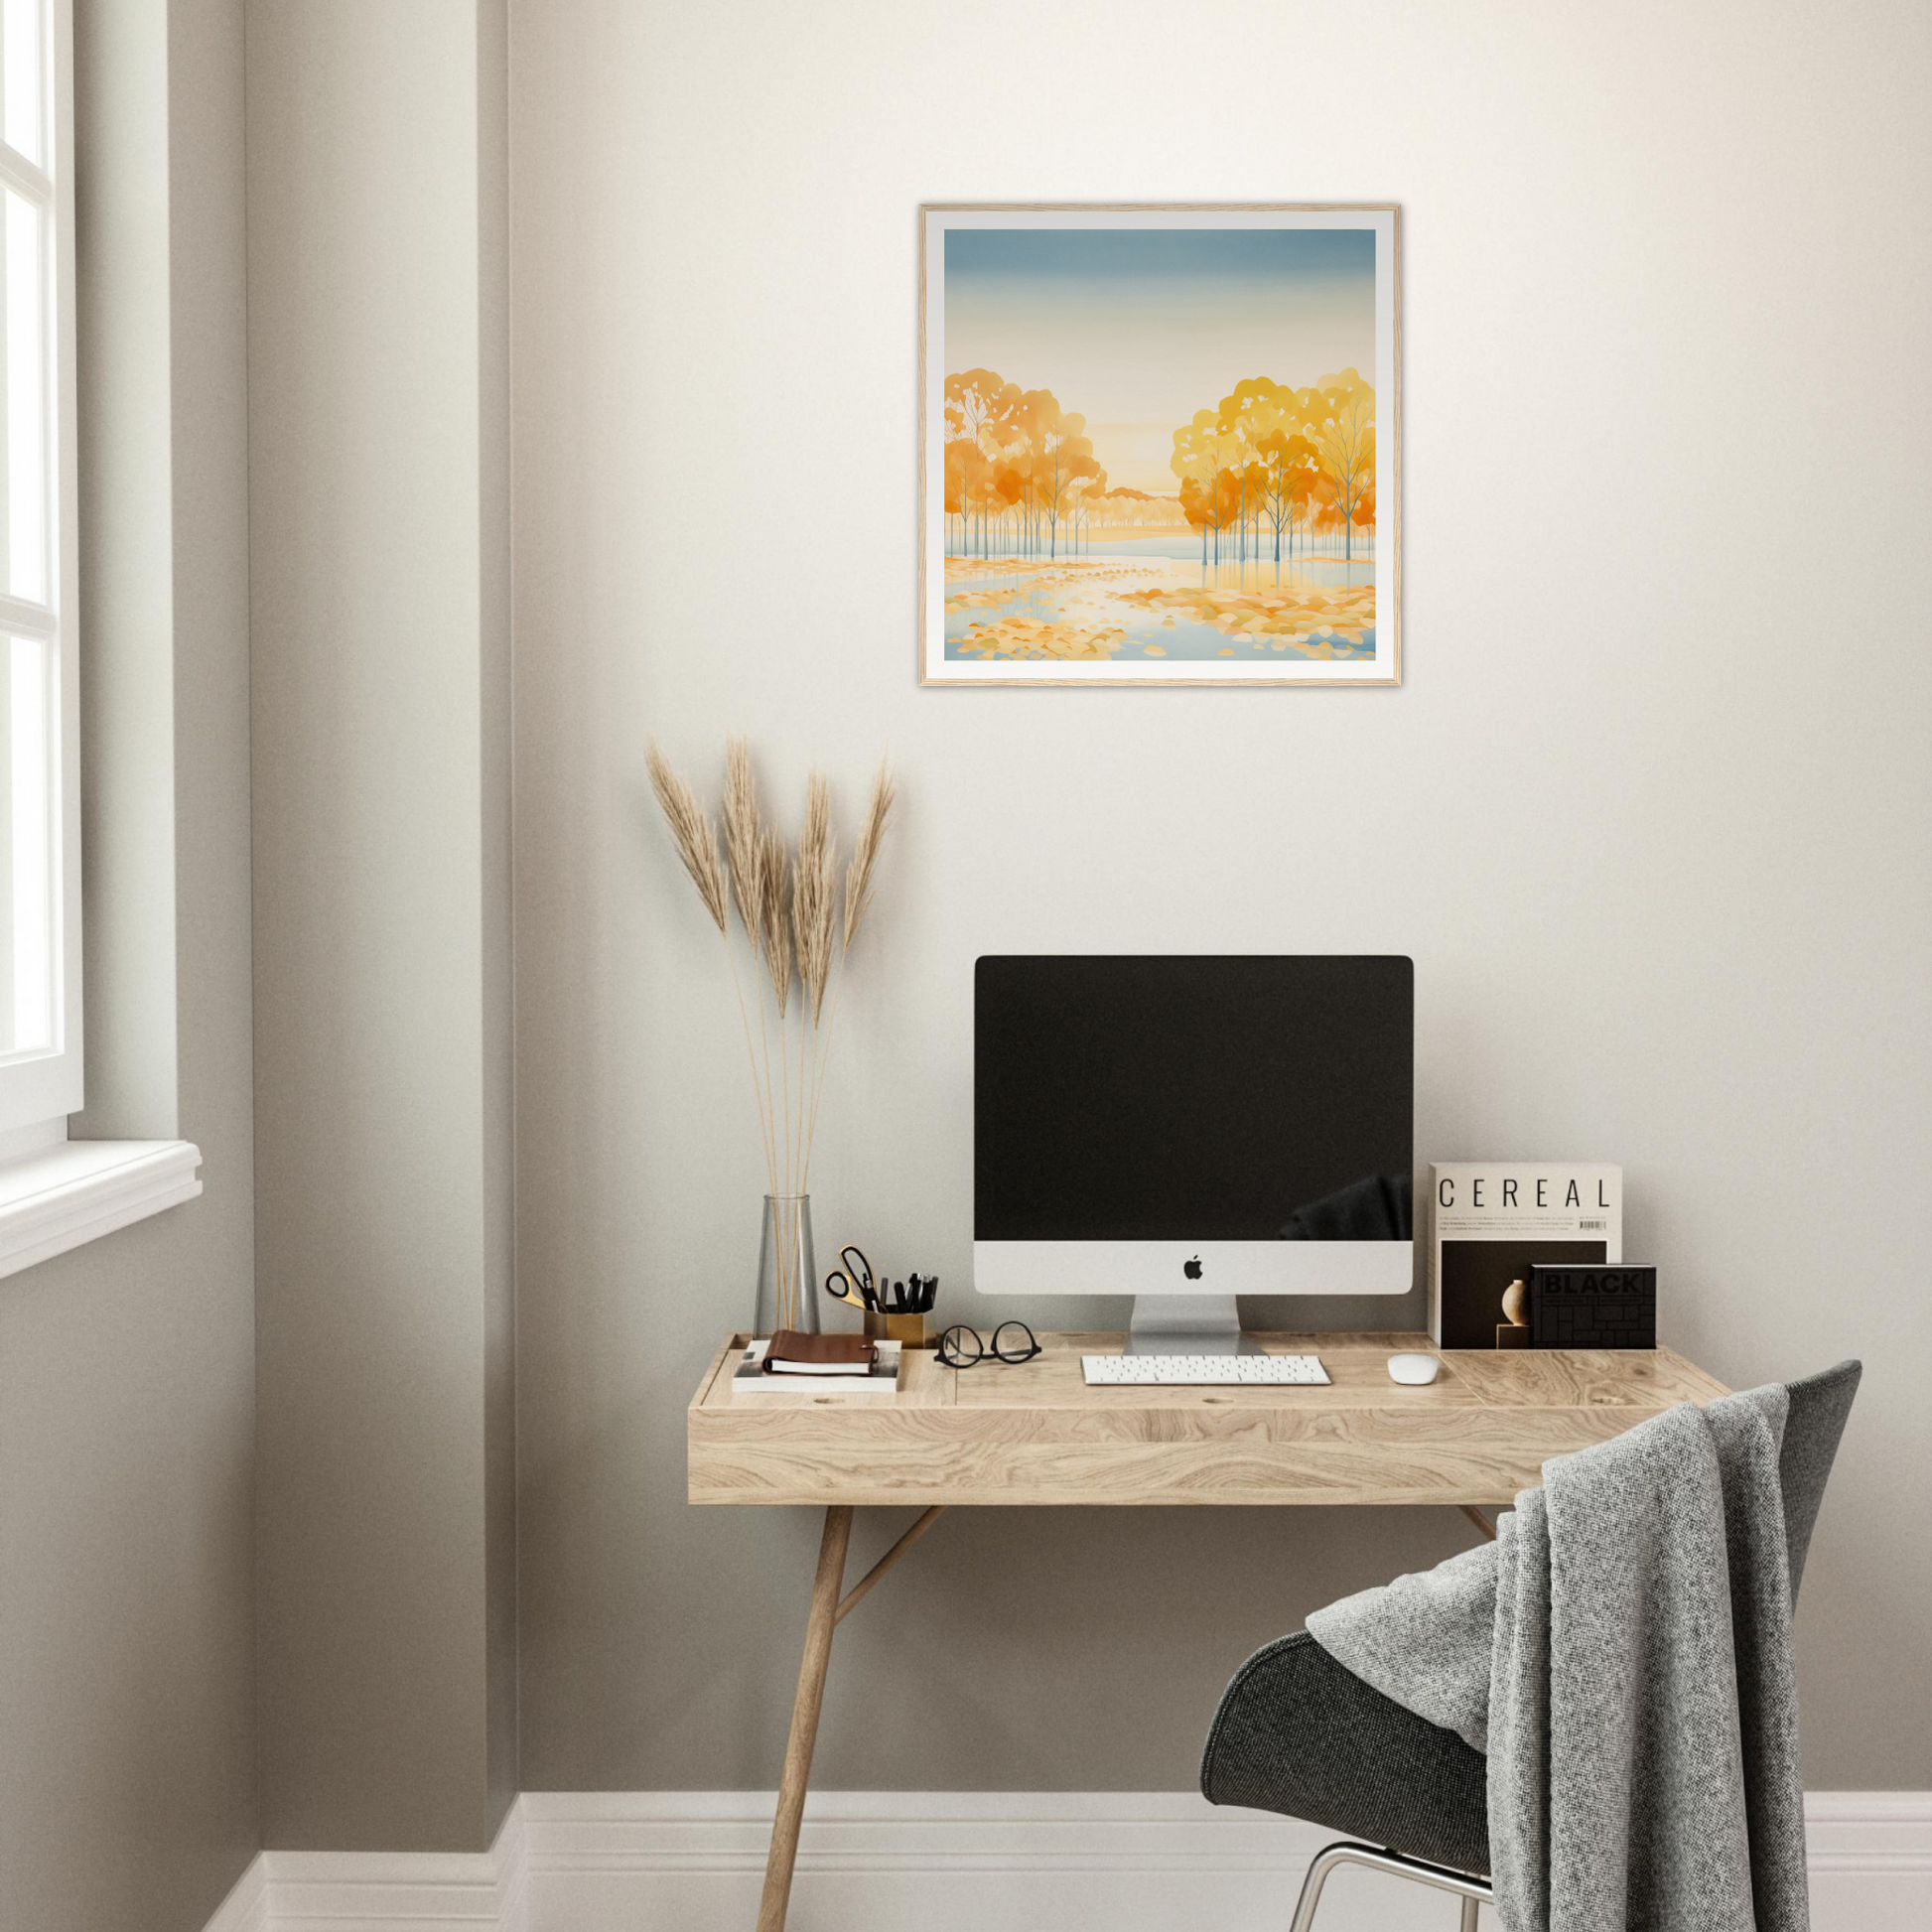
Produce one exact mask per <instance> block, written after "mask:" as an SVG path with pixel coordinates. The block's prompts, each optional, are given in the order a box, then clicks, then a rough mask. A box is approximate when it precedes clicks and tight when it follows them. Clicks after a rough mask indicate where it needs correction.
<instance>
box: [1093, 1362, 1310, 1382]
mask: <svg viewBox="0 0 1932 1932" xmlns="http://www.w3.org/2000/svg"><path fill="white" fill-rule="evenodd" d="M1080 1367H1081V1369H1082V1370H1083V1371H1084V1373H1085V1375H1086V1379H1087V1381H1088V1382H1089V1383H1097V1384H1100V1385H1102V1386H1105V1387H1112V1388H1119V1387H1140V1388H1147V1387H1159V1388H1188V1387H1192V1388H1213V1389H1233V1388H1249V1387H1277V1386H1279V1385H1280V1384H1282V1383H1284V1382H1325V1381H1327V1379H1328V1371H1327V1370H1326V1369H1325V1368H1323V1367H1322V1366H1321V1362H1320V1359H1319V1358H1318V1357H1317V1356H1314V1355H1082V1356H1081V1357H1080Z"/></svg>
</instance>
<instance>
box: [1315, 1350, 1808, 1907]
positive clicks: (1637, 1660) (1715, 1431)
mask: <svg viewBox="0 0 1932 1932" xmlns="http://www.w3.org/2000/svg"><path fill="white" fill-rule="evenodd" d="M1786 1407H1787V1404H1786V1398H1785V1393H1784V1390H1783V1389H1782V1388H1778V1387H1772V1388H1765V1389H1753V1390H1750V1391H1749V1392H1747V1393H1746V1394H1743V1395H1735V1396H1726V1397H1725V1398H1724V1399H1722V1400H1721V1401H1718V1402H1714V1403H1712V1404H1711V1405H1710V1406H1709V1407H1708V1408H1705V1409H1702V1410H1700V1409H1698V1408H1696V1407H1694V1406H1693V1405H1691V1404H1689V1403H1685V1404H1683V1405H1681V1406H1680V1407H1678V1408H1676V1409H1672V1410H1670V1411H1668V1412H1667V1413H1666V1414H1664V1415H1662V1416H1658V1417H1657V1418H1655V1419H1654V1420H1653V1421H1651V1422H1647V1423H1644V1424H1641V1425H1640V1426H1639V1427H1637V1428H1636V1429H1633V1430H1630V1431H1629V1432H1628V1433H1627V1434H1625V1435H1622V1436H1619V1437H1616V1438H1615V1439H1614V1440H1612V1441H1610V1442H1608V1443H1603V1444H1599V1445H1598V1446H1597V1447H1596V1448H1594V1449H1584V1450H1581V1451H1580V1452H1578V1453H1577V1454H1575V1455H1562V1456H1557V1457H1555V1458H1554V1459H1552V1460H1551V1461H1549V1462H1546V1463H1545V1464H1544V1465H1543V1487H1542V1488H1541V1489H1531V1490H1525V1491H1524V1492H1523V1494H1522V1495H1520V1496H1518V1497H1517V1499H1516V1508H1515V1511H1514V1512H1513V1513H1512V1514H1507V1515H1505V1516H1504V1517H1503V1518H1502V1519H1501V1522H1500V1523H1499V1525H1498V1535H1497V1540H1496V1541H1495V1543H1494V1544H1491V1545H1488V1546H1485V1547H1484V1548H1482V1549H1479V1550H1471V1551H1468V1552H1466V1553H1465V1554H1464V1555H1462V1556H1459V1557H1452V1558H1450V1559H1449V1562H1448V1563H1445V1564H1442V1565H1440V1566H1439V1567H1438V1568H1437V1569H1435V1570H1433V1571H1430V1572H1429V1573H1428V1574H1426V1575H1424V1576H1418V1577H1402V1578H1398V1579H1397V1580H1396V1582H1395V1583H1393V1584H1390V1585H1387V1586H1386V1587H1382V1588H1379V1589H1371V1590H1364V1591H1363V1592H1361V1594H1359V1595H1356V1596H1349V1597H1344V1598H1343V1599H1342V1600H1341V1601H1340V1602H1338V1603H1331V1604H1329V1606H1328V1607H1327V1608H1326V1609H1324V1610H1317V1611H1316V1612H1315V1613H1314V1615H1312V1616H1311V1617H1310V1618H1309V1632H1310V1634H1311V1636H1312V1637H1313V1638H1314V1639H1315V1641H1316V1642H1317V1643H1319V1644H1320V1645H1321V1646H1322V1648H1323V1649H1324V1650H1326V1651H1328V1652H1329V1654H1330V1655H1332V1656H1333V1657H1334V1658H1335V1659H1336V1661H1337V1662H1339V1663H1341V1664H1343V1665H1345V1666H1346V1667H1347V1668H1348V1669H1350V1670H1352V1671H1353V1672H1354V1673H1355V1674H1356V1675H1357V1676H1358V1677H1361V1678H1363V1679H1365V1680H1366V1681H1367V1682H1368V1683H1370V1684H1372V1685H1374V1686H1375V1688H1376V1689H1377V1690H1379V1691H1381V1692H1382V1693H1383V1694H1384V1695H1385V1696H1387V1697H1390V1698H1393V1699H1394V1700H1395V1701H1396V1702H1397V1703H1398V1704H1400V1705H1403V1706H1404V1707H1406V1708H1407V1709H1408V1710H1411V1711H1413V1712H1415V1713H1417V1714H1418V1715H1419V1716H1420V1717H1423V1718H1426V1719H1428V1720H1429V1721H1430V1723H1432V1724H1436V1725H1443V1726H1444V1727H1446V1728H1448V1729H1450V1730H1454V1731H1456V1732H1458V1733H1459V1734H1460V1735H1461V1736H1463V1737H1464V1738H1465V1739H1467V1741H1468V1742H1469V1743H1471V1744H1473V1745H1474V1746H1475V1747H1476V1748H1477V1749H1478V1750H1486V1751H1487V1753H1488V1757H1489V1792H1488V1797H1489V1845H1490V1858H1491V1862H1492V1863H1493V1865H1494V1871H1493V1874H1492V1875H1493V1880H1494V1883H1495V1888H1496V1906H1497V1910H1498V1912H1499V1914H1500V1916H1501V1919H1502V1923H1503V1926H1504V1928H1505V1932H1808V1928H1809V1925H1810V1909H1809V1902H1808V1899H1807V1894H1806V1889H1805V1834H1804V1788H1803V1784H1802V1782H1801V1779H1800V1775H1799V1767H1798V1699H1797V1688H1796V1683H1795V1680H1794V1672H1793V1662H1792V1649H1791V1586H1790V1567H1789V1563H1788V1560H1787V1555H1786V1551H1785V1537H1784V1510H1783V1496H1782V1491H1781V1488H1780V1485H1779V1481H1778V1448H1779V1444H1780V1441H1781V1439H1782V1437H1783V1433H1784V1419H1785V1412H1786Z"/></svg>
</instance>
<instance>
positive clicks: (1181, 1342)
mask: <svg viewBox="0 0 1932 1932" xmlns="http://www.w3.org/2000/svg"><path fill="white" fill-rule="evenodd" d="M1122 1352H1123V1353H1125V1354H1128V1355H1258V1354H1260V1353H1261V1350H1260V1348H1259V1346H1257V1344H1256V1343H1254V1342H1253V1341H1251V1340H1249V1338H1248V1337H1247V1336H1246V1335H1244V1334H1243V1333H1242V1332H1241V1316H1240V1313H1239V1311H1238V1310H1237V1309H1236V1306H1235V1300H1234V1297H1233V1296H1232V1295H1137V1296H1135V1297H1134V1313H1133V1317H1132V1319H1131V1321H1130V1322H1129V1324H1128V1329H1127V1346H1126V1348H1125V1349H1124V1350H1123V1351H1122Z"/></svg>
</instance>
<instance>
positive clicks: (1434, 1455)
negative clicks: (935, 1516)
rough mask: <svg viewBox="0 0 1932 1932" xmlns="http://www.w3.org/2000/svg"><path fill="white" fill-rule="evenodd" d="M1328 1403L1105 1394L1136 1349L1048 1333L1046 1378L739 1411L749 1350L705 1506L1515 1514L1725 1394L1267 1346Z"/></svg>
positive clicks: (1285, 1342)
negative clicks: (1396, 1370)
mask: <svg viewBox="0 0 1932 1932" xmlns="http://www.w3.org/2000/svg"><path fill="white" fill-rule="evenodd" d="M1254 1339H1255V1340H1256V1341H1257V1342H1258V1343H1259V1344H1260V1345H1261V1346H1262V1347H1263V1348H1264V1349H1266V1350H1267V1351H1268V1352H1270V1353H1279V1354H1296V1353H1303V1354H1312V1355H1318V1356H1319V1357H1320V1358H1321V1362H1322V1365H1323V1367H1325V1368H1326V1369H1327V1371H1328V1374H1329V1377H1330V1382H1329V1384H1328V1385H1327V1386H1321V1385H1318V1384H1317V1385H1313V1386H1310V1385H1293V1384H1291V1385H1283V1386H1272V1387H1246V1388H1198V1387H1190V1388H1171V1387H1170V1388H1151V1387H1147V1386H1144V1385H1142V1386H1124V1387H1123V1386H1110V1387H1097V1388H1093V1387H1089V1386H1088V1385H1087V1384H1086V1383H1085V1381H1084V1380H1083V1379H1082V1377H1081V1371H1080V1356H1081V1355H1082V1354H1083V1353H1088V1352H1101V1353H1104V1352H1111V1351H1118V1349H1119V1348H1120V1346H1121V1336H1120V1335H1119V1334H1118V1333H1065V1334H1055V1333H1043V1334H1041V1335H1040V1336H1039V1340H1040V1343H1041V1346H1042V1350H1043V1352H1042V1353H1041V1354H1040V1355H1039V1356H1038V1357H1037V1358H1036V1359H1035V1360H1033V1361H1031V1362H1022V1363H1014V1364H1000V1363H991V1362H989V1363H982V1364H981V1365H979V1366H978V1367H975V1368H970V1369H950V1368H946V1367H944V1366H943V1365H942V1364H941V1363H940V1362H939V1360H938V1358H937V1357H936V1356H935V1355H934V1354H933V1353H932V1352H931V1351H930V1350H910V1349H908V1350H907V1351H906V1364H905V1367H904V1370H903V1371H902V1373H901V1375H900V1379H899V1390H898V1393H897V1395H896V1396H875V1395H854V1396H828V1395H823V1394H813V1393H812V1392H810V1391H809V1390H805V1391H801V1392H800V1393H799V1394H798V1395H796V1396H790V1395H786V1396H758V1397H743V1398H735V1397H734V1396H733V1395H732V1393H731V1388H730V1377H731V1369H732V1367H733V1366H735V1364H736V1363H737V1360H738V1357H739V1353H740V1351H741V1350H742V1349H743V1347H744V1345H745V1340H746V1337H745V1336H743V1335H734V1336H732V1337H730V1338H729V1339H728V1340H727V1341H726V1342H725V1343H724V1345H723V1346H722V1347H721V1348H720V1349H719V1350H718V1352H717V1354H716V1355H714V1356H713V1358H712V1360H711V1363H710V1365H709V1366H708V1367H707V1369H706V1370H705V1374H704V1377H703V1379H702V1381H701V1382H700V1383H699V1385H698V1391H697V1394H696V1395H695V1396H694V1398H693V1399H692V1402H691V1407H690V1411H689V1416H688V1431H687V1444H688V1454H689V1494H690V1500H691V1501H692V1502H694V1503H834V1502H844V1503H861V1504H901V1503H903V1504H920V1505H924V1504H929V1503H941V1502H943V1503H964V1504H982V1505H1000V1504H1005V1505H1034V1506H1038V1505H1045V1504H1067V1503H1088V1504H1115V1505H1137V1504H1150V1503H1190V1504H1216V1503H1219V1504H1256V1503H1336V1502H1350V1503H1431V1502H1439V1503H1488V1504H1494V1503H1506V1502H1510V1501H1512V1500H1514V1498H1515V1496H1516V1494H1517V1493H1518V1492H1519V1491H1520V1490H1523V1489H1527V1488H1532V1487H1534V1486H1535V1485H1536V1484H1537V1483H1538V1482H1539V1481H1540V1480H1541V1479H1542V1474H1541V1472H1542V1464H1543V1462H1544V1460H1545V1459H1546V1458H1548V1457H1549V1456H1552V1455H1560V1454H1563V1453H1566V1452H1567V1451H1569V1450H1572V1449H1585V1448H1587V1447H1588V1446H1589V1445H1590V1444H1592V1443H1598V1442H1602V1441H1605V1440H1606V1439H1607V1438H1609V1437H1611V1436H1616V1435H1620V1434H1621V1433H1622V1432H1623V1431H1624V1430H1626V1429H1629V1428H1631V1427H1633V1426H1634V1425H1635V1424H1637V1423H1639V1422H1643V1421H1646V1420H1648V1419H1649V1418H1650V1417H1652V1416H1655V1415H1658V1414H1660V1413H1662V1411H1664V1410H1665V1409H1668V1408H1670V1407H1671V1406H1672V1405H1673V1404H1675V1403H1679V1402H1708V1401H1710V1400H1711V1398H1712V1397H1714V1396H1719V1395H1723V1394H1724V1393H1725V1388H1724V1385H1723V1384H1722V1383H1721V1382H1718V1381H1717V1380H1716V1379H1715V1378H1713V1377H1712V1376H1710V1375H1707V1374H1706V1373H1705V1372H1704V1371H1703V1370H1702V1369H1700V1368H1698V1367H1696V1366H1695V1365H1694V1364H1693V1363H1691V1362H1688V1361H1686V1360H1685V1359H1684V1358H1683V1356H1681V1355H1678V1354H1676V1353H1675V1352H1674V1351H1672V1350H1670V1349H1668V1348H1660V1349H1655V1350H1649V1349H1643V1350H1636V1349H1632V1350H1625V1351H1617V1350H1596V1349H1591V1350H1583V1349H1578V1350H1571V1349H1512V1350H1498V1351H1490V1350H1455V1351H1444V1352H1443V1354H1442V1361H1443V1368H1442V1372H1441V1373H1440V1375H1439V1376H1438V1377H1437V1379H1436V1380H1435V1381H1434V1382H1432V1383H1430V1384H1428V1385H1427V1386H1425V1387H1422V1388H1412V1387H1405V1386H1402V1385H1399V1384H1397V1383H1394V1382H1391V1381H1390V1380H1389V1376H1388V1370H1387V1366H1386V1364H1387V1361H1388V1357H1389V1356H1390V1355H1391V1354H1394V1353H1397V1352H1400V1351H1422V1352H1426V1353H1434V1352H1437V1351H1435V1350H1434V1349H1432V1347H1431V1344H1430V1342H1429V1339H1428V1337H1427V1336H1425V1335H1419V1334H1402V1333H1349V1334H1320V1335H1310V1334H1263V1335H1257V1336H1255V1337H1254Z"/></svg>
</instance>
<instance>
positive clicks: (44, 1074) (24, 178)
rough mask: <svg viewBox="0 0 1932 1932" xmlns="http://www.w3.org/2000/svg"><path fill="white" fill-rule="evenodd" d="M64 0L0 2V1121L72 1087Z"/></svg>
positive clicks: (74, 738) (59, 1122) (27, 1129)
mask: <svg viewBox="0 0 1932 1932" xmlns="http://www.w3.org/2000/svg"><path fill="white" fill-rule="evenodd" d="M68 43H69V26H68V20H67V7H66V5H65V3H64V0H63V4H60V5H58V6H57V5H55V4H53V0H0V1135H5V1136H7V1137H8V1138H9V1139H15V1140H17V1139H18V1137H19V1136H21V1135H22V1134H23V1133H24V1134H26V1135H27V1136H28V1137H29V1138H30V1139H32V1138H36V1134H35V1130H37V1129H38V1130H41V1132H40V1134H39V1136H38V1138H44V1139H48V1140H58V1139H61V1138H63V1137H64V1136H65V1134H66V1117H67V1116H68V1115H69V1113H72V1112H74V1111H75V1110H76V1109H77V1108H78V1107H79V1106H80V1101H81V1059H80V840H79V797H80V787H79V769H78V704H77V699H76V690H75V664H74V638H73V634H72V629H71V623H72V612H73V608H74V575H75V570H74V559H75V551H74V537H73V441H74V430H73V413H74V412H73V303H72V291H73V240H72V208H73V197H72V189H71V181H70V177H71V172H72V170H71V135H70V131H69V119H70V117H69V112H68V103H69V98H70V81H69V71H68V64H69V45H68Z"/></svg>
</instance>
